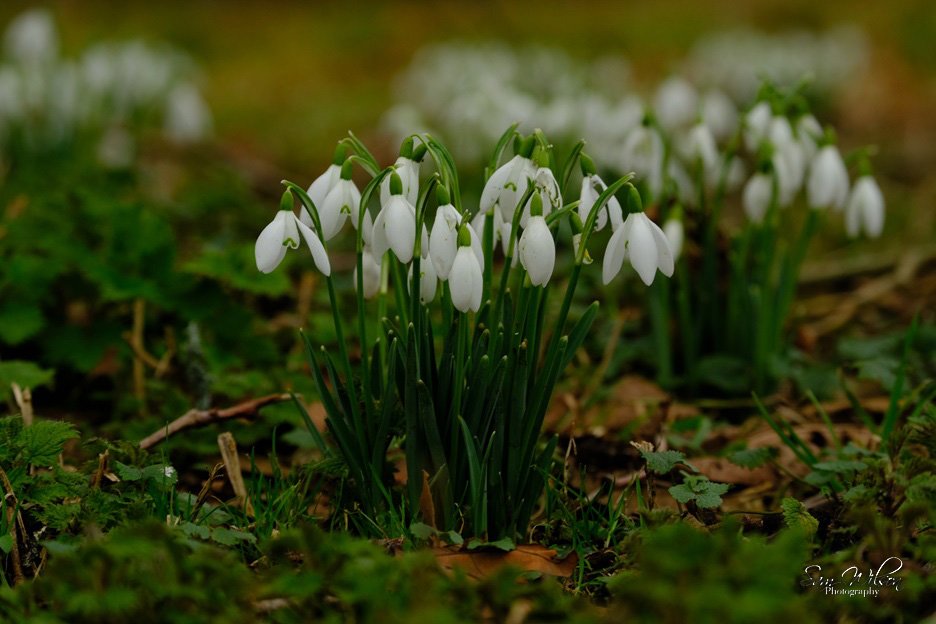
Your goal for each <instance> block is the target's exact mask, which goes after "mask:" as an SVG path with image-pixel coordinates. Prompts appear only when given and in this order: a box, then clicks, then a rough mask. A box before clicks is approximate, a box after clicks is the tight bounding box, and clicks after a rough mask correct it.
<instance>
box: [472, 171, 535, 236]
mask: <svg viewBox="0 0 936 624" xmlns="http://www.w3.org/2000/svg"><path fill="white" fill-rule="evenodd" d="M535 176H536V165H535V164H534V163H533V161H532V160H530V159H529V158H526V157H524V156H520V155H519V154H518V155H516V156H514V157H513V158H511V159H510V160H509V161H507V162H506V163H505V164H503V165H501V167H500V168H498V169H497V171H495V172H494V174H493V175H492V176H491V177H490V178H488V181H487V182H486V183H485V185H484V190H483V191H481V202H480V207H481V213H482V214H487V213H488V212H490V211H491V210H493V209H494V207H495V206H496V207H497V208H498V210H499V211H500V213H501V219H503V220H504V221H506V222H508V223H509V222H511V221H512V220H513V214H514V210H515V209H516V208H517V203H518V202H519V201H520V198H521V197H522V196H523V193H524V192H526V187H527V180H530V179H533V178H534V177H535Z"/></svg>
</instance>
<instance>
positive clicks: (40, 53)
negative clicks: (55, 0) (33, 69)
mask: <svg viewBox="0 0 936 624" xmlns="http://www.w3.org/2000/svg"><path fill="white" fill-rule="evenodd" d="M4 44H5V46H4V47H5V50H6V53H7V56H9V57H10V58H11V59H13V60H14V61H16V62H17V63H22V64H23V65H28V66H36V65H40V64H42V63H46V62H48V61H52V60H53V59H55V57H56V56H58V36H57V35H56V33H55V23H54V22H53V21H52V14H51V13H49V11H47V10H45V9H33V10H31V11H26V12H25V13H21V14H20V15H18V16H17V17H16V18H15V19H14V20H13V21H12V22H10V25H9V26H7V30H6V35H5V37H4Z"/></svg>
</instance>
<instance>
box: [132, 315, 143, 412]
mask: <svg viewBox="0 0 936 624" xmlns="http://www.w3.org/2000/svg"><path fill="white" fill-rule="evenodd" d="M145 322H146V302H145V301H144V300H143V299H140V298H137V299H136V300H134V302H133V330H132V333H131V334H130V346H131V348H132V349H133V352H134V353H135V354H138V356H137V357H135V358H134V359H133V394H134V396H136V398H137V401H139V403H140V413H141V414H145V413H146V369H144V368H143V359H142V357H140V356H139V354H142V353H144V352H145V349H144V348H143V328H144V324H145Z"/></svg>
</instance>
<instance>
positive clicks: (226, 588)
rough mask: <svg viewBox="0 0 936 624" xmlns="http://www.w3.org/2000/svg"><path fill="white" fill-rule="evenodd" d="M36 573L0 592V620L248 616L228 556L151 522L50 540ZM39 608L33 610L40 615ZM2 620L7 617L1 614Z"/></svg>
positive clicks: (247, 586)
mask: <svg viewBox="0 0 936 624" xmlns="http://www.w3.org/2000/svg"><path fill="white" fill-rule="evenodd" d="M49 549H50V551H51V552H52V555H51V556H50V558H49V563H48V565H47V567H46V568H45V570H44V571H43V573H42V574H41V575H40V576H39V577H38V578H37V579H36V580H35V581H31V582H27V583H25V584H23V585H21V586H19V587H18V588H17V589H16V590H15V591H11V590H7V591H5V592H3V593H2V594H0V619H4V618H9V621H26V620H29V621H33V620H32V619H31V618H33V617H41V620H36V621H42V622H44V623H49V624H59V623H66V622H67V623H68V624H83V623H85V622H87V623H89V624H90V623H94V624H108V623H111V622H113V623H117V622H135V623H136V624H146V623H148V622H175V623H177V624H186V623H195V622H205V621H212V622H230V623H232V624H238V623H240V622H245V623H246V622H255V621H256V618H255V617H254V614H253V611H252V608H251V587H252V585H251V576H250V572H249V571H248V570H247V568H246V567H244V566H243V565H238V561H237V559H236V557H235V556H234V555H232V554H230V553H227V552H224V551H222V550H219V549H217V548H214V547H211V546H207V545H204V544H201V543H199V542H196V541H194V540H186V539H183V538H182V535H181V533H179V532H176V531H172V530H170V529H168V528H167V527H166V526H165V525H164V524H160V523H158V522H146V523H143V524H139V525H135V526H130V527H123V528H120V529H116V530H114V531H113V532H111V533H110V534H108V535H107V536H106V537H104V538H101V539H90V540H87V541H85V542H83V543H81V545H79V546H68V545H65V544H57V543H51V544H49ZM40 614H41V615H40ZM4 621H7V620H6V619H4Z"/></svg>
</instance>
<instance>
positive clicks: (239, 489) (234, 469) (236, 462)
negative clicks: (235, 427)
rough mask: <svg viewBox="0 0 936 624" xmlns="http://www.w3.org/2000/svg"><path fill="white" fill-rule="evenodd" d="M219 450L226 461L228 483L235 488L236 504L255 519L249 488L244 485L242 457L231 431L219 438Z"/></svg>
mask: <svg viewBox="0 0 936 624" xmlns="http://www.w3.org/2000/svg"><path fill="white" fill-rule="evenodd" d="M218 448H219V449H220V450H221V459H222V460H223V461H224V468H225V470H226V471H227V477H228V481H230V482H231V487H232V488H234V496H236V497H237V502H236V504H237V505H238V506H243V509H244V513H245V514H247V515H248V516H249V517H251V518H253V517H254V509H253V505H252V504H251V503H250V497H249V496H247V486H246V485H244V475H243V473H241V465H240V456H239V455H238V454H237V442H236V441H235V440H234V435H233V434H232V433H231V432H230V431H225V432H224V433H222V434H221V435H219V436H218Z"/></svg>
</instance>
